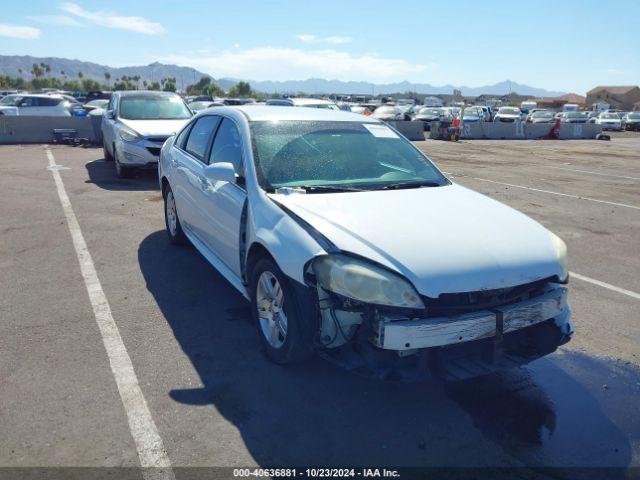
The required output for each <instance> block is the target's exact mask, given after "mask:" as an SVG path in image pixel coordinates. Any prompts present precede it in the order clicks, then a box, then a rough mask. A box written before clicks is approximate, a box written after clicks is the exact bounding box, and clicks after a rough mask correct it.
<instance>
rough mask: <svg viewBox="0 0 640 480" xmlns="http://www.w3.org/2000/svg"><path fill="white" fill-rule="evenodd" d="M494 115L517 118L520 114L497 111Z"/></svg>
mask: <svg viewBox="0 0 640 480" xmlns="http://www.w3.org/2000/svg"><path fill="white" fill-rule="evenodd" d="M496 117H499V118H513V119H517V118H520V115H514V114H512V113H497V114H496Z"/></svg>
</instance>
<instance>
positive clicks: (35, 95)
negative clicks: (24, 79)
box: [7, 93, 64, 98]
mask: <svg viewBox="0 0 640 480" xmlns="http://www.w3.org/2000/svg"><path fill="white" fill-rule="evenodd" d="M7 97H23V98H24V97H30V98H64V95H61V94H59V93H53V94H46V93H12V94H9V95H7Z"/></svg>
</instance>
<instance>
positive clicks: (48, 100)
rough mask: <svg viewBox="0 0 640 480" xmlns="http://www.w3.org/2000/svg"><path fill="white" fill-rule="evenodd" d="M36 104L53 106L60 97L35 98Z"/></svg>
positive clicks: (58, 101)
mask: <svg viewBox="0 0 640 480" xmlns="http://www.w3.org/2000/svg"><path fill="white" fill-rule="evenodd" d="M36 100H37V102H36V105H37V106H39V107H55V106H56V105H58V104H59V103H60V102H61V101H62V99H61V98H42V97H40V98H37V99H36Z"/></svg>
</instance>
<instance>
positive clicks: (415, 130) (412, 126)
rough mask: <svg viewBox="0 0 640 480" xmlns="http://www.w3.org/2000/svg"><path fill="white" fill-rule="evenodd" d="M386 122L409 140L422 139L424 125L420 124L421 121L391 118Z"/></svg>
mask: <svg viewBox="0 0 640 480" xmlns="http://www.w3.org/2000/svg"><path fill="white" fill-rule="evenodd" d="M387 123H388V124H389V125H391V126H392V127H393V128H395V129H396V130H397V131H398V132H400V133H401V134H402V135H404V136H405V137H407V138H408V139H409V140H414V141H416V140H424V126H423V125H422V122H409V121H405V120H402V121H400V120H393V121H389V122H387Z"/></svg>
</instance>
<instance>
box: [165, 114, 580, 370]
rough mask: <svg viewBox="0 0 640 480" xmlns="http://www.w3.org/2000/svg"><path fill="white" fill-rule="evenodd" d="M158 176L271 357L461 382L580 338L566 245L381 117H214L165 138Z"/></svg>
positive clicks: (173, 220) (175, 234) (175, 220)
mask: <svg viewBox="0 0 640 480" xmlns="http://www.w3.org/2000/svg"><path fill="white" fill-rule="evenodd" d="M158 172H159V181H160V187H161V189H162V195H163V198H164V208H165V220H166V230H167V234H168V239H169V240H170V241H171V242H172V243H175V244H180V243H184V242H186V241H189V242H191V243H192V244H193V245H194V246H195V247H196V249H197V250H198V251H199V252H200V253H201V254H202V255H203V256H204V257H205V258H206V259H207V260H208V261H209V262H210V263H211V264H212V265H213V266H214V267H215V268H216V269H217V270H218V271H219V272H220V273H221V274H222V275H223V276H224V277H225V278H226V279H227V280H228V281H229V282H230V283H231V284H232V285H233V286H234V287H235V288H236V289H237V290H238V291H239V292H240V293H241V294H242V295H243V296H244V297H245V298H246V299H247V300H248V301H250V302H251V312H252V318H253V321H254V322H255V325H256V329H257V332H258V335H259V336H260V339H261V343H262V345H263V347H264V350H265V351H266V354H267V355H268V357H269V358H270V359H271V360H273V361H274V362H277V363H281V364H286V363H292V362H297V361H301V360H304V359H306V358H308V357H309V356H310V355H313V354H314V352H319V353H321V354H322V355H324V356H326V357H327V358H330V359H332V360H333V361H336V362H338V363H340V364H342V365H344V366H345V367H346V368H349V369H352V370H357V371H359V372H361V373H365V374H371V375H372V376H375V377H377V378H394V379H395V378H399V379H406V380H412V379H421V378H425V377H430V376H433V375H438V376H441V377H443V378H465V377H468V376H474V375H480V374H483V373H488V372H490V371H493V370H495V369H498V368H505V367H509V366H514V365H521V364H524V363H527V362H529V361H531V360H533V359H535V358H539V357H541V356H543V355H546V354H549V353H551V352H553V351H554V350H555V349H556V348H557V347H558V346H559V345H562V344H564V343H566V342H567V341H569V339H570V338H571V336H572V334H573V325H572V322H571V311H570V308H569V305H568V303H567V286H566V284H567V282H568V270H567V256H566V247H565V244H564V243H563V242H562V240H560V238H558V237H557V236H556V235H554V234H553V233H551V232H550V231H548V230H547V229H546V228H544V227H543V226H542V225H540V224H539V223H537V222H535V221H534V220H532V219H531V218H529V217H527V216H526V215H524V214H523V213H520V212H518V211H516V210H514V209H512V208H510V207H508V206H506V205H503V204H501V203H499V202H497V201H495V200H493V199H491V198H488V197H485V196H484V195H481V194H479V193H476V192H474V191H472V190H469V189H467V188H465V187H462V186H460V185H457V184H455V183H453V182H452V181H451V180H449V179H448V178H447V177H446V176H445V175H444V174H443V173H442V172H440V171H439V170H438V168H437V167H436V166H435V165H434V164H433V163H432V162H431V161H430V160H429V158H428V157H427V156H426V155H424V154H423V153H422V152H421V151H420V150H418V149H417V148H416V147H415V146H414V145H413V144H412V143H411V142H409V141H408V140H406V139H405V138H404V137H402V136H401V135H400V134H399V133H398V132H397V131H395V130H394V129H393V128H391V127H389V126H388V125H387V124H385V123H383V122H380V121H377V120H375V119H374V118H371V117H365V116H363V115H359V114H354V113H349V112H341V111H332V110H327V109H315V108H290V107H269V106H262V107H258V106H242V107H217V108H212V109H209V110H206V111H204V112H202V113H200V114H199V115H197V116H196V117H194V118H193V119H192V120H191V121H190V122H189V123H188V124H187V125H186V126H185V127H184V128H183V129H182V130H181V131H180V132H179V133H178V134H177V135H175V136H173V137H171V138H170V139H169V140H167V142H165V144H164V146H163V147H162V151H161V153H160V163H159V166H158ZM219 328H225V326H224V325H222V324H221V325H220V326H219Z"/></svg>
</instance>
